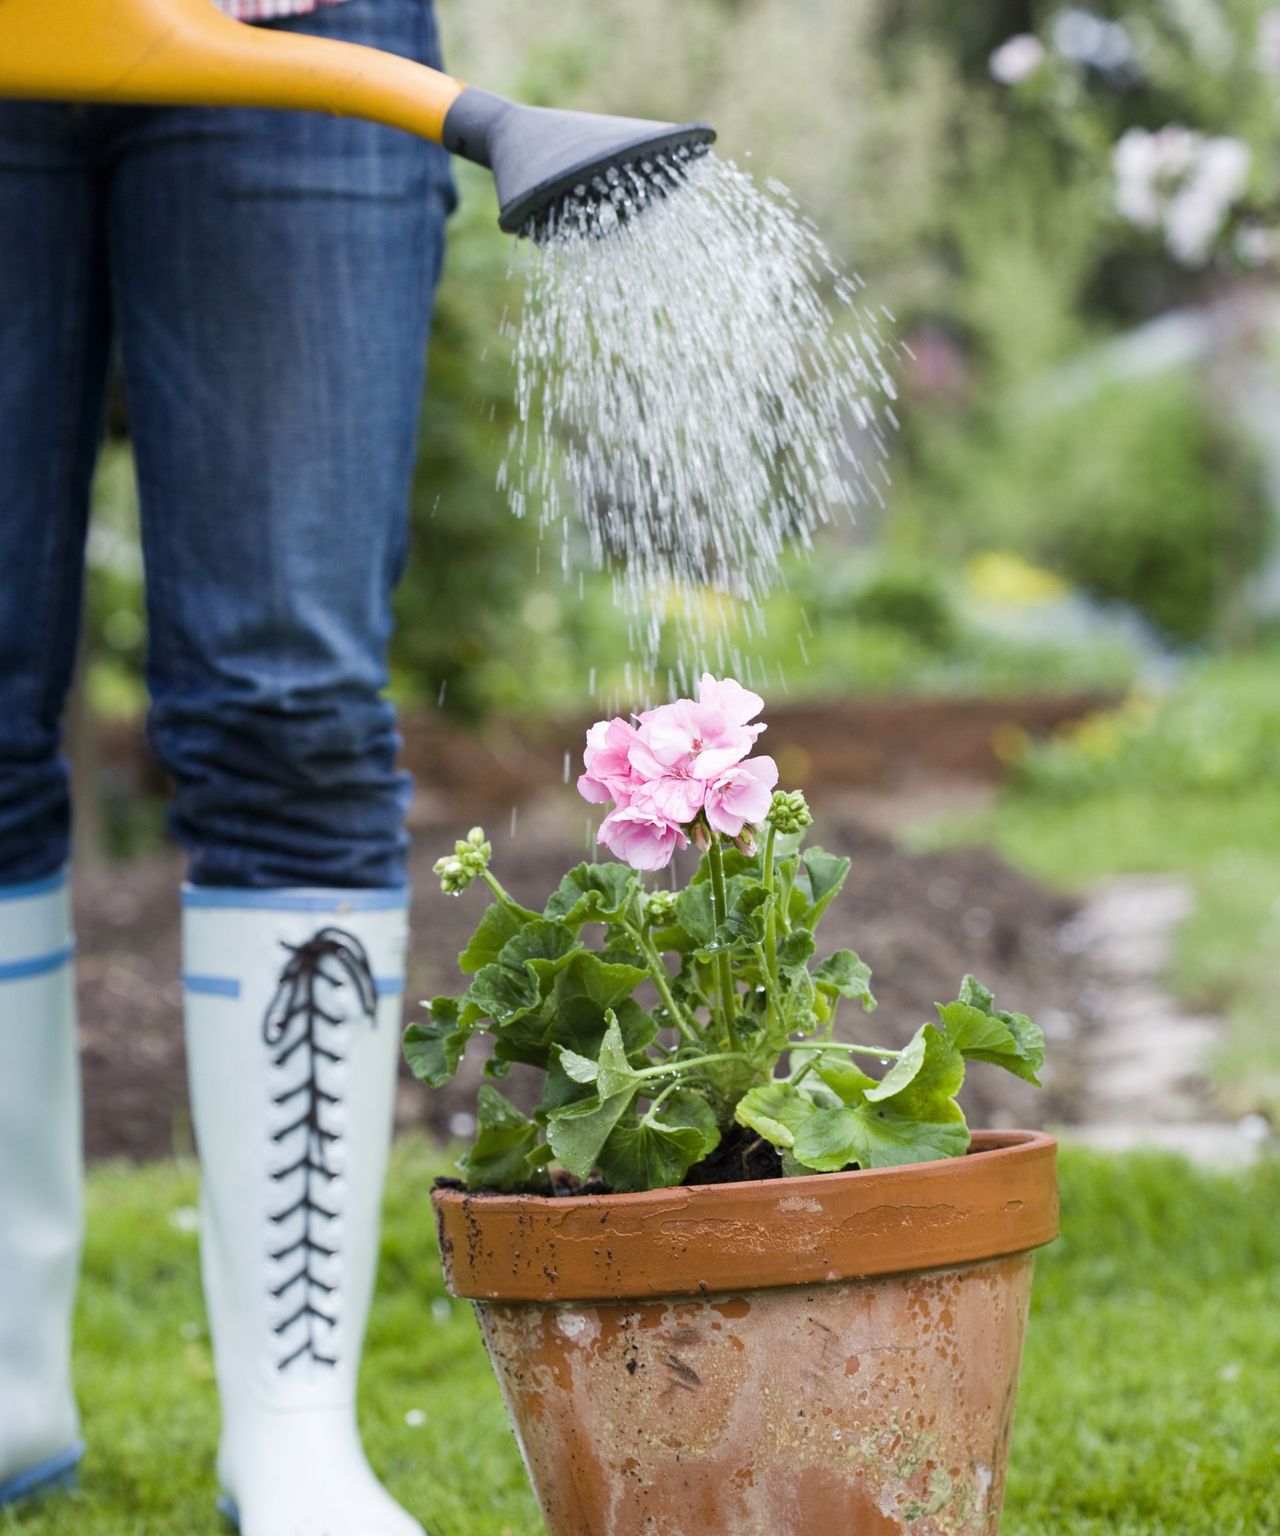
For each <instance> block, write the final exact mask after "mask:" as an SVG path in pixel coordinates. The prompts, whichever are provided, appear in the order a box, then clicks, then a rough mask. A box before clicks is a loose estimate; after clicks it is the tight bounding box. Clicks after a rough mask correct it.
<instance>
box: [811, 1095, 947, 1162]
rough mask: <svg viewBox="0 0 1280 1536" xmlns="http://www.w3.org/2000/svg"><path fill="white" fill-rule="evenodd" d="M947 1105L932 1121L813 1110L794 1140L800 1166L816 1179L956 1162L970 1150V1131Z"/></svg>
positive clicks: (876, 1109) (875, 1111)
mask: <svg viewBox="0 0 1280 1536" xmlns="http://www.w3.org/2000/svg"><path fill="white" fill-rule="evenodd" d="M947 1103H948V1104H949V1109H947V1110H946V1112H945V1113H940V1114H939V1117H938V1118H937V1119H936V1120H931V1121H921V1120H913V1119H909V1118H907V1117H904V1116H902V1115H896V1114H894V1113H892V1112H891V1111H890V1110H888V1109H885V1108H884V1107H883V1106H876V1105H870V1104H862V1105H858V1106H856V1107H855V1106H852V1105H846V1106H845V1107H843V1108H841V1109H819V1110H815V1111H814V1113H813V1115H812V1116H811V1117H810V1119H809V1120H808V1121H807V1122H806V1124H805V1125H804V1127H803V1128H802V1129H801V1131H800V1133H799V1134H798V1135H797V1137H796V1144H795V1153H794V1155H795V1158H796V1161H797V1162H799V1163H801V1164H803V1165H804V1167H805V1168H809V1169H812V1170H813V1171H814V1172H815V1173H836V1172H838V1171H839V1170H840V1169H842V1168H848V1167H858V1168H893V1167H897V1166H899V1165H900V1164H902V1163H927V1162H932V1161H934V1160H935V1159H937V1158H942V1157H958V1156H960V1154H961V1153H963V1152H964V1151H965V1150H966V1149H967V1148H968V1145H969V1129H968V1127H967V1126H966V1125H965V1122H964V1115H963V1114H962V1113H961V1111H960V1106H959V1105H958V1104H956V1103H955V1102H954V1101H952V1100H948V1101H947Z"/></svg>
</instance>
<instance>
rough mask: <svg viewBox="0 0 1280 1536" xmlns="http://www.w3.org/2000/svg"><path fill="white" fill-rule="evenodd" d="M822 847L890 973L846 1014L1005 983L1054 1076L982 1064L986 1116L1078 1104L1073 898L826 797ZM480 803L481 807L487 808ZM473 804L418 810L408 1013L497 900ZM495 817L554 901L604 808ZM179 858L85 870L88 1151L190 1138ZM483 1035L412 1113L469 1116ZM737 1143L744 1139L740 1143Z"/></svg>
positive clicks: (982, 855)
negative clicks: (459, 868) (454, 862)
mask: <svg viewBox="0 0 1280 1536" xmlns="http://www.w3.org/2000/svg"><path fill="white" fill-rule="evenodd" d="M814 799H815V808H816V810H817V811H818V813H819V816H820V818H821V819H820V830H821V832H822V837H821V841H822V843H823V844H824V846H826V847H828V848H830V849H832V850H833V851H838V852H840V853H844V854H848V855H850V856H851V857H852V858H853V872H852V874H851V876H850V880H849V885H848V887H847V888H846V894H845V896H844V898H843V899H842V900H841V901H840V902H839V903H837V904H836V906H835V907H834V908H833V909H832V911H831V913H830V914H829V916H828V918H827V920H826V922H825V923H824V925H823V928H822V931H821V935H820V940H821V948H822V950H830V949H835V948H838V947H840V946H842V945H848V946H849V947H851V948H854V949H856V950H857V951H858V952H859V953H860V954H861V955H862V956H863V958H864V959H866V960H867V961H868V962H869V964H870V965H871V966H872V968H873V970H874V972H875V978H874V986H875V989H876V993H877V996H878V997H879V999H880V1008H879V1010H878V1011H877V1012H876V1013H874V1014H871V1015H868V1016H865V1017H864V1016H863V1015H861V1014H858V1015H857V1016H856V1018H855V1017H854V1015H853V1014H852V1013H850V1014H849V1015H848V1016H847V1021H846V1031H852V1030H854V1029H856V1030H857V1035H856V1037H855V1038H859V1039H861V1040H863V1041H864V1042H869V1043H873V1044H879V1043H883V1044H885V1045H886V1046H891V1047H892V1046H899V1045H901V1044H903V1043H904V1042H905V1041H906V1040H907V1039H908V1038H909V1037H910V1035H911V1033H912V1032H913V1031H914V1030H915V1028H916V1027H917V1025H918V1024H920V1023H921V1022H922V1021H923V1020H924V1019H926V1018H928V1017H930V1016H931V1013H932V1005H933V1003H934V1002H935V1001H946V1000H948V999H949V998H952V997H954V996H955V994H956V988H957V986H958V984H959V982H960V980H961V978H962V976H963V975H964V973H965V972H966V971H970V970H971V971H973V972H974V974H976V975H977V976H978V977H979V978H980V979H981V980H983V981H984V982H985V983H986V984H987V985H988V986H990V987H991V988H992V989H993V990H994V992H995V994H996V997H997V1000H998V1002H999V1004H1000V1006H1002V1007H1007V1008H1013V1009H1018V1010H1020V1011H1022V1012H1026V1013H1029V1014H1030V1015H1031V1016H1032V1017H1033V1018H1036V1019H1037V1020H1038V1021H1039V1022H1040V1023H1041V1024H1042V1025H1043V1026H1045V1028H1046V1031H1047V1033H1048V1034H1049V1036H1050V1051H1051V1060H1052V1064H1053V1065H1052V1071H1051V1072H1050V1074H1049V1076H1048V1086H1047V1089H1046V1091H1045V1092H1042V1093H1037V1092H1036V1091H1035V1090H1034V1089H1031V1088H1029V1087H1028V1086H1027V1085H1025V1084H1023V1083H1020V1082H1018V1081H1017V1080H1015V1079H1013V1078H1010V1077H1008V1076H1007V1075H1006V1074H1004V1073H1001V1072H1000V1071H998V1069H996V1068H993V1067H984V1066H981V1065H979V1066H976V1067H974V1068H973V1069H971V1073H970V1078H969V1081H968V1083H967V1084H966V1086H965V1089H964V1092H963V1095H962V1102H963V1103H964V1105H965V1108H966V1110H967V1112H968V1115H969V1119H970V1123H971V1124H973V1125H974V1126H975V1127H978V1126H1007V1125H1013V1124H1020V1125H1030V1126H1036V1125H1040V1124H1043V1123H1045V1122H1046V1121H1047V1120H1054V1119H1060V1118H1063V1117H1064V1116H1065V1117H1066V1118H1071V1106H1072V1103H1073V1101H1074V1098H1075V1095H1076V1084H1077V1081H1078V1078H1079V1076H1080V1068H1079V1062H1080V1059H1081V1052H1080V1039H1081V1036H1082V1035H1084V1034H1087V1033H1088V1032H1089V1029H1090V1027H1091V1022H1092V1012H1093V1010H1094V1009H1096V1007H1097V1003H1098V998H1099V996H1100V993H1101V986H1100V984H1099V980H1098V978H1097V976H1095V973H1094V971H1093V969H1092V968H1091V962H1090V957H1089V955H1088V953H1087V952H1086V953H1083V954H1082V953H1080V952H1079V949H1078V946H1070V945H1068V944H1065V943H1064V942H1063V940H1062V932H1063V929H1064V926H1065V925H1066V924H1067V923H1068V921H1069V919H1070V918H1071V917H1072V916H1073V913H1074V911H1075V908H1074V905H1073V904H1072V903H1071V902H1070V901H1068V900H1065V899H1064V898H1062V897H1060V896H1058V895H1056V894H1054V893H1051V892H1048V891H1046V890H1044V889H1042V888H1041V887H1039V886H1037V885H1036V884H1034V883H1033V882H1032V881H1029V880H1027V879H1026V878H1024V877H1023V876H1021V875H1019V874H1017V873H1016V872H1015V871H1013V870H1011V869H1009V868H1008V867H1007V866H1006V865H1004V864H1003V863H1001V862H1000V860H999V859H997V858H996V857H995V856H994V855H993V854H990V853H987V852H984V851H979V850H966V851H962V852H948V853H937V854H930V855H927V856H923V857H918V858H913V857H909V856H907V855H905V854H903V853H902V852H900V851H899V850H898V849H897V848H896V847H895V846H894V845H893V843H892V842H891V841H890V840H889V839H888V838H887V837H886V836H885V835H883V834H882V833H881V832H880V831H873V830H871V829H870V828H869V827H868V826H867V825H866V824H865V822H864V821H863V820H862V819H860V817H859V815H858V814H857V811H856V808H851V806H850V804H849V802H847V801H846V800H828V801H827V802H826V803H825V804H824V799H823V797H822V796H821V795H820V794H819V795H815V797H814ZM473 815H474V813H473ZM469 819H471V818H469V817H468V816H467V814H466V813H465V812H464V813H463V815H462V816H460V817H452V816H451V817H449V818H448V819H447V820H446V819H445V818H444V817H443V816H442V815H441V814H440V812H439V807H438V806H436V807H435V808H434V809H433V808H432V806H430V805H428V804H426V803H424V802H420V803H419V806H418V809H417V813H416V816H415V826H414V833H415V853H414V856H413V864H412V882H413V887H414V910H413V917H414V935H415V938H414V944H413V947H412V953H411V958H410V970H409V978H408V986H407V988H406V992H405V999H406V1006H405V1016H406V1020H407V1019H409V1018H412V1017H413V1016H414V1015H415V1014H416V1013H417V1012H418V1011H419V1000H420V999H422V998H426V997H430V996H431V995H433V994H434V993H439V992H448V991H457V990H459V977H458V974H457V970H456V965H455V959H456V956H457V954H458V951H459V950H460V949H461V948H462V947H463V945H464V943H465V941H466V939H467V937H468V936H469V934H470V931H471V929H472V927H473V926H474V924H475V923H476V921H477V920H478V919H479V916H480V914H481V912H482V910H483V907H484V893H483V891H480V890H475V891H471V892H468V893H467V894H466V895H465V896H463V897H460V898H450V897H445V896H443V895H441V894H440V891H439V886H438V883H437V882H436V880H435V879H434V877H433V876H432V874H431V865H432V863H433V862H434V860H435V859H436V858H437V857H438V856H439V854H440V853H441V852H443V851H446V850H447V849H448V848H449V847H450V846H451V844H452V842H453V840H454V838H455V837H457V836H458V835H460V834H461V833H464V832H465V831H466V829H467V825H468V822H469ZM512 820H513V813H512V812H511V811H510V809H507V810H506V811H505V813H504V815H503V816H502V818H501V822H500V823H498V822H495V821H494V820H493V818H490V820H489V830H490V833H491V836H492V838H493V842H494V848H495V860H494V862H495V868H496V870H497V871H498V873H499V874H500V876H501V878H502V880H503V881H504V883H505V884H506V885H507V887H508V889H509V890H511V892H512V893H513V894H514V895H515V896H516V897H517V898H518V899H519V900H521V901H523V902H525V903H526V904H527V905H529V906H532V907H538V908H541V907H542V905H543V904H544V903H545V901H546V898H547V896H548V895H549V893H550V891H551V890H552V889H553V888H554V886H555V885H556V883H557V882H558V880H559V878H560V875H561V874H562V873H563V871H564V870H565V869H566V868H567V867H569V866H570V865H571V864H572V863H574V862H576V861H577V860H579V859H581V858H583V857H586V856H589V855H588V852H587V850H588V846H589V844H588V839H589V836H590V834H591V831H592V829H593V827H594V819H593V818H589V817H588V816H587V815H585V814H584V807H583V806H582V805H581V802H579V801H577V800H576V799H575V798H574V797H573V796H572V794H571V793H569V792H568V791H564V792H548V793H546V794H544V795H543V796H541V797H540V798H539V799H537V800H536V801H535V802H533V803H531V804H526V805H525V806H523V807H522V808H521V810H520V812H519V816H518V819H516V821H515V830H514V835H513V834H512V826H511V823H512ZM181 877H182V865H181V861H180V859H179V857H178V856H177V855H176V854H169V853H166V854H162V855H158V856H155V857H149V858H146V859H141V860H136V861H133V862H130V863H127V864H120V865H116V866H108V867H106V868H104V869H101V870H98V871H95V872H91V873H88V874H84V875H82V876H81V877H80V878H79V879H78V880H77V885H76V907H77V925H78V934H79V944H80V950H79V988H80V1007H81V1028H82V1040H83V1067H84V1080H85V1137H86V1145H87V1151H88V1154H89V1156H90V1157H91V1158H95V1159H101V1158H106V1157H116V1156H120V1157H127V1158H133V1159H148V1158H156V1157H163V1156H166V1155H169V1154H171V1153H173V1152H174V1151H175V1150H176V1151H178V1152H185V1151H189V1150H190V1147H191V1135H190V1112H189V1109H188V1105H187V1095H186V1081H185V1065H184V1059H183V1047H182V1028H181V1002H182V994H181V985H180V982H179V974H180V971H179V920H178V886H179V883H180V880H181ZM482 1043H483V1042H476V1045H475V1046H473V1049H472V1052H470V1053H469V1054H468V1058H467V1060H466V1061H465V1062H464V1064H463V1067H462V1069H461V1071H460V1073H459V1075H458V1078H457V1079H456V1080H455V1082H454V1083H453V1084H451V1085H449V1086H448V1087H447V1088H445V1089H443V1090H441V1091H439V1092H431V1091H429V1090H427V1089H426V1088H424V1087H422V1086H421V1085H419V1084H418V1083H416V1082H414V1081H413V1080H412V1079H410V1078H408V1077H407V1076H406V1078H405V1080H404V1081H403V1083H402V1085H401V1089H400V1095H399V1101H398V1122H399V1124H400V1126H401V1128H402V1129H403V1128H409V1127H420V1128H424V1129H426V1130H427V1131H429V1132H431V1133H432V1134H433V1135H435V1136H437V1137H439V1138H440V1139H442V1140H447V1139H449V1138H450V1137H457V1136H460V1135H465V1134H467V1133H468V1132H469V1130H470V1128H471V1119H470V1117H471V1114H472V1110H473V1108H474V1101H475V1090H476V1087H477V1085H478V1083H479V1081H480V1079H481V1071H482V1051H481V1050H480V1049H478V1047H480V1046H481V1045H482ZM504 1091H506V1092H508V1093H509V1094H510V1096H511V1097H512V1098H513V1099H515V1100H516V1101H517V1102H520V1103H522V1104H524V1105H525V1106H528V1105H530V1104H531V1103H532V1101H533V1099H534V1097H536V1093H537V1081H536V1078H535V1077H534V1075H533V1074H531V1073H528V1072H527V1071H524V1070H522V1069H520V1068H516V1069H514V1070H513V1071H512V1074H511V1076H510V1078H509V1079H508V1080H507V1083H506V1084H505V1085H504ZM726 1155H732V1149H730V1150H729V1151H727V1152H726Z"/></svg>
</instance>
